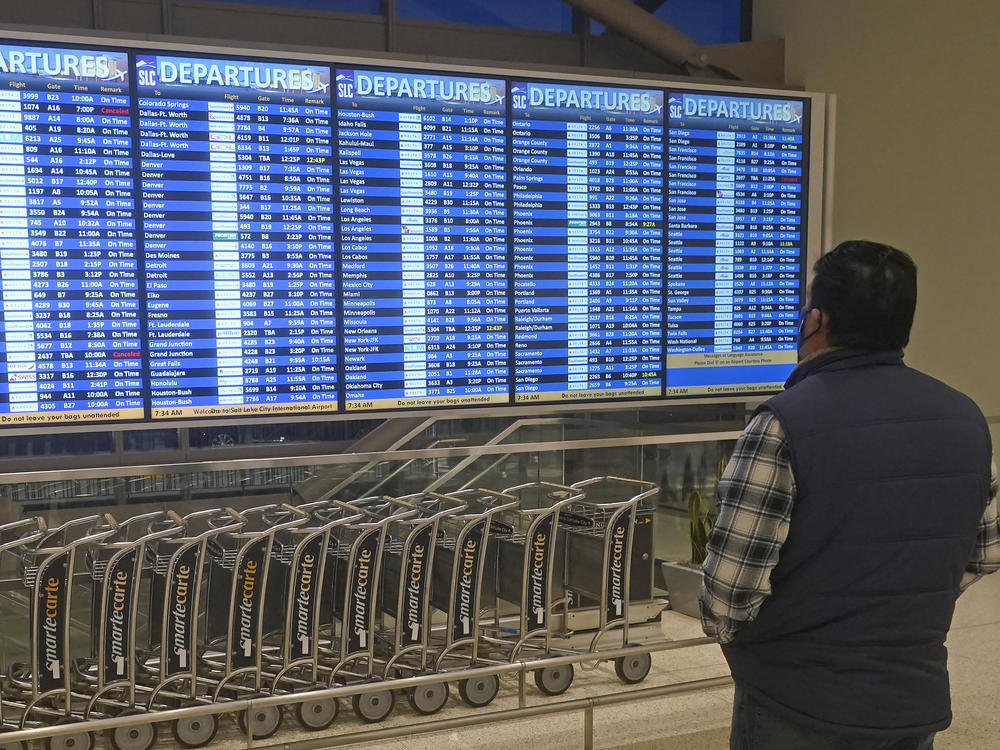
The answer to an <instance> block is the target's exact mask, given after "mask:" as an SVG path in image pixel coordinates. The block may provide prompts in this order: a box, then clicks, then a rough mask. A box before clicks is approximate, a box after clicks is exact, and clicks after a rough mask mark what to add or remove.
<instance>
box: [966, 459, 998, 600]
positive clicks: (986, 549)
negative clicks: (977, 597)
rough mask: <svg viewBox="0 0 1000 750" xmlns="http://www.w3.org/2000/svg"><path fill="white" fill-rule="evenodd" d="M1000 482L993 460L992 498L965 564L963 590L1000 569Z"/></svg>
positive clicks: (991, 475)
mask: <svg viewBox="0 0 1000 750" xmlns="http://www.w3.org/2000/svg"><path fill="white" fill-rule="evenodd" d="M998 486H1000V482H998V480H997V463H996V461H994V462H993V465H992V466H991V469H990V500H989V503H988V504H987V506H986V512H985V513H983V517H982V520H980V522H979V533H978V534H977V535H976V546H975V547H974V548H973V549H972V557H970V558H969V563H968V565H966V566H965V575H964V576H963V577H962V591H965V590H966V589H967V588H969V586H971V585H972V584H973V583H975V582H976V581H978V580H979V579H980V578H982V577H983V576H984V575H986V574H988V573H993V572H994V571H997V570H1000V519H998V517H997V490H998Z"/></svg>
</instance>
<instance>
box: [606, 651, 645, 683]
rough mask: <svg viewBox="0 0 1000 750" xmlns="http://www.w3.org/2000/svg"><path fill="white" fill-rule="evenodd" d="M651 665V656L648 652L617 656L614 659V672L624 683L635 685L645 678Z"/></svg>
mask: <svg viewBox="0 0 1000 750" xmlns="http://www.w3.org/2000/svg"><path fill="white" fill-rule="evenodd" d="M652 666H653V657H652V656H650V655H649V654H633V655H632V656H619V657H618V658H617V659H615V674H616V675H618V679H619V680H621V681H622V682H624V683H625V684H626V685H635V684H636V683H639V682H642V681H643V680H645V679H646V675H648V674H649V668H650V667H652Z"/></svg>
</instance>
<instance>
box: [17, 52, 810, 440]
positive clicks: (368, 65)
mask: <svg viewBox="0 0 1000 750" xmlns="http://www.w3.org/2000/svg"><path fill="white" fill-rule="evenodd" d="M0 43H3V44H15V45H24V46H37V47H53V48H74V49H79V50H87V51H114V52H126V53H127V54H128V59H129V75H130V79H129V82H130V88H131V92H132V93H131V94H130V110H131V122H132V126H131V134H130V137H131V142H132V172H133V193H134V196H135V197H134V201H135V207H134V210H135V213H136V220H135V245H136V257H137V260H138V269H139V270H138V275H139V280H138V281H139V305H140V307H139V309H140V331H141V341H140V343H141V346H142V348H143V357H142V373H143V375H142V380H143V395H142V399H143V403H144V408H145V417H144V419H143V420H141V421H137V420H121V421H110V422H107V421H105V422H100V421H96V420H95V421H89V420H79V421H72V422H64V421H58V420H55V421H51V422H36V423H31V424H24V425H0V429H3V428H9V429H16V430H30V429H32V428H35V429H38V428H46V427H51V426H54V425H58V426H64V425H65V426H73V427H77V426H86V427H89V428H93V427H101V426H103V427H115V426H122V427H127V426H132V427H134V426H135V425H139V424H141V425H146V426H148V427H153V426H156V425H162V426H174V425H178V424H182V423H194V422H203V421H212V422H215V421H220V420H222V421H228V422H233V421H247V420H253V419H262V420H268V419H270V420H273V419H274V418H275V417H280V418H284V417H291V418H294V419H296V420H309V419H326V418H330V417H334V416H336V417H338V418H344V417H348V416H349V417H350V418H355V419H365V418H367V417H368V416H369V415H373V416H376V417H385V416H388V415H391V414H399V415H409V414H412V413H416V412H420V411H426V410H428V409H435V410H437V409H442V408H443V409H446V410H448V411H453V412H456V413H461V412H463V411H467V410H469V409H479V410H482V409H484V408H485V409H490V408H496V409H498V410H501V411H502V410H506V409H508V408H510V407H522V408H531V407H533V406H535V405H536V404H533V403H516V402H515V400H514V390H515V383H514V315H513V311H514V303H513V298H514V294H513V288H514V287H513V281H512V277H513V262H512V261H513V242H512V237H513V234H512V231H511V228H512V217H513V190H512V182H511V175H512V172H513V170H512V169H511V120H512V116H511V114H510V112H511V106H512V104H511V101H510V96H511V91H510V89H511V82H512V81H515V80H522V79H525V80H530V81H537V82H539V83H554V84H566V85H586V84H588V83H591V84H593V85H595V86H601V87H609V88H612V87H613V88H621V89H628V88H633V89H655V90H659V91H662V93H663V96H664V110H663V144H664V148H663V189H662V198H663V211H662V216H663V218H662V222H661V227H660V228H661V250H662V253H663V255H662V258H663V260H662V275H663V279H664V281H663V287H662V295H661V296H662V300H661V304H662V310H663V319H662V321H663V331H664V334H663V337H662V341H661V352H660V364H661V367H663V384H662V386H661V390H660V395H659V397H653V398H650V397H648V396H645V397H637V398H635V399H614V400H612V399H608V398H607V397H602V396H600V395H595V396H593V397H591V398H580V399H572V400H566V401H542V402H539V403H538V404H537V405H538V406H546V407H556V406H558V407H562V408H567V407H568V408H577V407H585V406H586V405H588V404H594V403H607V402H609V401H614V402H615V403H622V404H628V403H632V402H639V401H644V402H650V401H652V402H656V403H661V404H669V403H671V402H682V401H684V400H689V399H691V398H695V396H671V397H667V396H665V394H666V388H667V378H668V371H667V369H666V346H667V337H666V335H665V331H666V303H665V301H666V295H667V284H666V275H667V272H666V267H667V263H666V246H667V224H668V201H667V195H668V192H667V190H668V173H669V150H668V148H667V144H668V139H669V136H668V133H669V129H670V125H669V116H668V112H667V109H666V103H667V100H668V98H669V93H670V92H671V91H672V90H674V91H683V92H696V93H704V94H717V95H721V96H747V97H752V98H759V99H784V100H790V101H797V102H802V103H803V115H804V116H803V125H802V139H803V142H802V154H803V156H802V171H803V174H802V208H801V218H802V221H801V224H800V233H801V241H800V245H801V255H800V278H799V280H798V285H799V289H800V294H801V293H802V292H803V291H804V289H805V281H806V277H807V274H808V267H807V265H808V258H809V252H808V218H809V206H810V203H811V196H810V195H809V187H810V170H811V168H812V166H813V165H812V164H811V163H810V148H811V135H812V132H811V127H812V115H813V113H812V111H811V104H812V101H811V98H810V97H809V96H802V95H794V94H792V93H791V92H789V94H788V95H785V94H784V93H783V92H777V91H776V92H769V93H765V94H761V93H756V92H755V93H748V94H745V95H744V94H741V92H740V90H739V89H738V88H730V89H724V88H720V87H719V86H718V85H704V86H697V87H693V86H684V87H676V86H671V85H670V83H669V82H660V83H659V84H657V85H653V83H652V82H637V81H634V80H629V79H621V80H618V79H615V80H606V79H602V78H597V79H596V80H594V79H587V78H585V77H576V76H572V77H567V78H559V77H557V76H554V75H552V74H539V73H534V74H532V73H525V74H512V73H507V72H501V73H491V72H484V71H482V70H480V69H476V68H474V67H472V66H469V68H465V69H462V68H458V67H456V68H454V69H452V68H447V69H438V68H433V67H412V68H408V67H406V66H404V65H400V64H396V63H389V62H386V61H381V62H377V61H370V62H369V61H357V62H353V63H337V62H333V61H329V60H326V61H320V60H316V59H315V58H309V57H299V56H292V57H282V56H281V53H280V52H278V51H276V52H274V54H269V55H261V54H260V53H258V54H257V55H256V56H254V55H244V54H241V52H240V51H239V50H235V49H234V50H232V52H230V51H228V50H226V49H224V48H219V47H214V48H211V47H207V48H205V49H204V50H199V49H193V48H191V47H190V46H179V47H175V48H172V47H170V46H168V45H162V46H160V45H155V46H150V45H142V44H139V43H127V44H121V45H118V44H108V43H106V42H103V41H101V42H97V41H95V43H91V42H89V41H77V40H76V39H75V38H44V39H43V38H29V39H18V38H16V37H12V36H6V35H5V37H4V38H2V39H0ZM137 54H155V55H170V56H177V57H200V58H208V59H239V60H246V61H251V62H254V61H259V62H267V61H278V62H283V63H289V62H296V63H302V64H304V65H315V66H320V67H327V68H329V69H330V72H331V76H330V81H331V84H330V85H331V90H330V96H331V102H330V105H329V106H330V109H331V122H330V128H331V130H330V132H331V146H332V150H333V161H332V164H333V174H332V181H333V183H334V186H333V196H332V205H333V222H334V230H333V236H334V251H333V252H334V259H335V260H334V266H335V274H336V279H337V281H336V294H337V297H336V310H335V315H336V318H335V319H336V328H337V331H336V336H337V350H338V353H337V367H338V373H337V391H338V399H337V408H336V410H331V411H302V412H294V413H292V412H288V413H286V412H281V413H280V414H273V413H271V414H267V413H261V414H259V415H223V416H218V417H200V416H199V417H190V416H185V417H174V418H158V419H155V420H154V419H152V418H151V405H150V399H151V397H150V392H151V386H150V369H149V358H148V352H149V349H148V331H147V320H146V286H145V270H144V269H145V266H144V261H145V251H144V235H143V218H142V214H143V211H142V195H141V193H142V190H141V185H142V178H141V157H140V154H139V127H138V117H139V109H138V99H139V97H140V94H139V93H138V90H137V81H136V55H137ZM338 69H366V70H377V71H384V72H395V73H407V72H416V73H421V74H427V75H430V76H434V75H442V76H462V75H477V76H480V75H481V76H482V77H484V78H486V77H489V78H497V79H501V80H503V81H505V85H506V100H505V102H504V107H505V109H506V112H507V114H506V115H505V116H504V119H505V132H506V148H507V158H506V165H505V166H506V171H505V185H506V222H507V233H506V258H507V295H508V296H507V310H508V321H507V329H508V334H507V363H508V387H509V391H508V400H507V402H506V403H500V404H494V405H485V406H484V405H482V404H475V405H469V406H457V405H456V406H452V405H448V406H444V407H427V406H416V407H412V408H393V409H380V410H351V411H347V410H345V397H344V394H345V387H344V386H345V380H344V373H345V371H344V364H345V363H344V353H343V351H344V330H343V328H344V309H343V297H342V292H343V287H342V278H341V260H342V252H341V245H342V242H341V232H342V230H341V224H340V190H339V188H338V173H339V167H340V163H339V161H340V160H339V149H338V123H337V118H338V96H337V91H336V74H337V71H338ZM814 199H815V198H814V197H812V200H814ZM759 395H762V392H760V391H755V390H750V389H748V390H745V391H744V392H736V393H732V394H726V395H725V396H724V398H726V399H729V400H732V399H734V398H740V397H748V396H759ZM701 397H702V398H704V396H701Z"/></svg>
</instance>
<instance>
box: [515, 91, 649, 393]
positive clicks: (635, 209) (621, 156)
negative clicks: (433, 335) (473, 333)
mask: <svg viewBox="0 0 1000 750" xmlns="http://www.w3.org/2000/svg"><path fill="white" fill-rule="evenodd" d="M511 106H512V110H513V114H512V123H511V124H512V127H513V130H512V133H513V136H512V140H511V154H512V157H511V160H512V187H513V237H512V245H513V253H514V261H513V272H514V273H513V275H514V289H513V295H512V296H513V300H514V393H515V400H516V401H519V402H530V401H552V400H567V399H579V398H586V399H592V398H608V399H620V398H629V397H632V398H636V397H647V398H648V397H650V396H659V395H661V393H662V388H663V354H662V352H663V349H662V344H661V330H662V324H661V321H662V306H663V299H662V264H663V251H662V234H663V92H661V91H650V90H644V89H621V88H598V87H592V86H567V85H560V84H548V83H534V82H529V81H518V82H515V83H513V84H512V86H511Z"/></svg>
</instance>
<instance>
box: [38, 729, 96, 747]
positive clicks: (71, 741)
mask: <svg viewBox="0 0 1000 750" xmlns="http://www.w3.org/2000/svg"><path fill="white" fill-rule="evenodd" d="M45 747H46V750H93V749H94V735H92V734H91V733H90V732H75V733H74V734H61V735H59V736H58V737H49V738H48V739H47V740H45Z"/></svg>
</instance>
